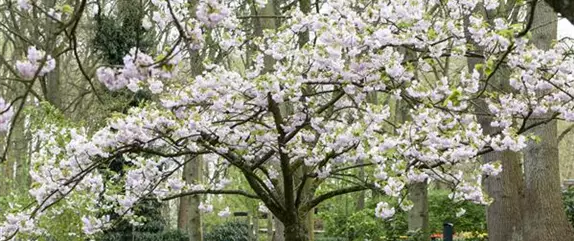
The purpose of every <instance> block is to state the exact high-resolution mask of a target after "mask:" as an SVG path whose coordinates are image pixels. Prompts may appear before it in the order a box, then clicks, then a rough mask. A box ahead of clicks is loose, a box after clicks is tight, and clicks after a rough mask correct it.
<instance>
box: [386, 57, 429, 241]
mask: <svg viewBox="0 0 574 241" xmlns="http://www.w3.org/2000/svg"><path fill="white" fill-rule="evenodd" d="M406 56H407V58H409V59H415V58H416V53H413V52H411V51H408V50H407V51H406ZM408 113H409V108H408V105H406V104H405V103H403V102H401V101H397V103H396V109H395V120H396V122H397V123H401V124H402V123H404V122H405V121H407V120H408V118H409V115H408ZM407 188H408V192H409V200H410V201H412V202H413V207H412V208H411V210H409V212H408V219H407V223H408V230H409V231H411V232H416V233H417V237H420V240H430V226H429V213H428V184H427V183H426V182H420V183H411V184H409V185H408V186H407Z"/></svg>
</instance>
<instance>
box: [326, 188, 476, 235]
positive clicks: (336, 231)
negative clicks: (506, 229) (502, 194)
mask: <svg viewBox="0 0 574 241" xmlns="http://www.w3.org/2000/svg"><path fill="white" fill-rule="evenodd" d="M448 194H449V192H448V191H441V190H429V222H430V231H431V232H432V233H442V229H443V223H444V222H445V221H447V222H451V223H453V224H454V226H455V230H456V232H463V231H466V232H477V233H483V232H485V231H486V217H485V212H486V210H485V207H484V206H482V205H477V204H473V203H470V202H461V203H455V202H453V201H452V200H451V199H449V197H448ZM377 202H378V200H374V199H372V200H370V203H368V204H367V206H366V208H365V209H363V210H361V211H355V210H354V209H355V203H354V197H352V196H349V197H344V198H341V199H340V200H335V201H331V202H327V203H325V204H324V205H322V206H321V207H320V210H321V211H320V213H319V216H320V217H321V219H322V220H323V223H324V229H325V235H324V236H325V237H338V238H344V239H346V240H360V241H363V240H370V241H387V240H393V241H394V240H401V239H404V238H405V237H404V236H407V235H408V236H410V237H409V238H408V240H417V239H418V238H417V234H408V224H407V213H406V212H403V211H402V210H400V209H398V208H397V213H396V214H395V216H394V217H393V218H392V219H390V220H381V219H379V218H376V217H375V215H374V213H375V207H376V203H377ZM459 208H464V209H465V210H466V214H465V215H463V216H462V217H459V218H457V217H456V212H457V211H458V210H459Z"/></svg>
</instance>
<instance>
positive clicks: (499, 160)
mask: <svg viewBox="0 0 574 241" xmlns="http://www.w3.org/2000/svg"><path fill="white" fill-rule="evenodd" d="M505 6H515V2H514V1H509V2H508V3H506V4H501V6H499V8H498V9H495V10H491V11H489V12H488V14H486V13H485V11H483V8H482V7H478V8H477V10H478V12H477V15H479V16H481V17H484V18H488V19H487V21H488V22H490V23H492V24H493V20H494V19H495V18H498V17H507V16H506V15H507V12H512V9H505ZM515 10H516V9H515ZM464 22H465V28H464V29H465V35H466V40H467V42H469V43H472V45H471V46H472V48H470V50H471V51H474V52H476V53H478V54H482V53H483V52H484V49H483V48H481V47H480V46H478V45H477V44H476V43H475V42H474V41H473V39H472V38H471V37H470V33H469V29H470V25H469V19H468V17H467V18H466V19H465V21H464ZM484 61H485V60H484V59H483V58H480V57H468V58H467V69H468V73H469V74H472V73H473V71H474V70H477V68H476V67H477V66H478V65H479V64H482V63H484ZM477 71H478V73H482V71H480V70H477ZM508 77H509V76H508V67H504V66H502V67H500V69H499V71H498V72H497V73H496V74H495V76H494V78H493V79H494V81H493V82H492V83H490V84H491V86H489V87H486V88H488V89H489V91H492V92H493V93H496V92H498V91H503V92H507V91H512V89H511V87H510V86H509V84H508ZM476 109H477V110H476V113H477V116H478V121H479V123H480V125H481V127H482V129H483V131H484V133H485V134H487V135H495V134H496V133H497V132H499V131H500V129H499V128H497V127H493V126H492V125H491V122H492V121H493V118H492V117H490V116H489V114H488V112H487V110H488V104H487V103H486V102H485V101H484V100H483V99H481V100H478V105H477V108H476ZM481 161H482V163H485V164H488V163H490V164H493V165H502V172H501V173H500V174H498V175H485V176H484V177H483V186H484V189H485V191H486V193H487V194H488V196H489V198H491V200H492V203H490V204H489V205H488V207H487V209H486V210H487V211H486V217H487V228H488V229H487V230H488V238H489V240H494V241H520V240H522V231H523V223H522V221H523V218H522V216H523V211H524V210H523V209H522V203H523V189H524V180H523V177H522V164H521V158H520V154H519V153H516V152H512V151H493V152H489V153H485V154H484V155H482V157H481Z"/></svg>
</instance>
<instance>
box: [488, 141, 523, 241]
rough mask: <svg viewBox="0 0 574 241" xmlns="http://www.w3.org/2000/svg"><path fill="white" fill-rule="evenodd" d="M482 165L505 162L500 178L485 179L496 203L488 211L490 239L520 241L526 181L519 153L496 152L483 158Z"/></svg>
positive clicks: (489, 193) (489, 177) (489, 192)
mask: <svg viewBox="0 0 574 241" xmlns="http://www.w3.org/2000/svg"><path fill="white" fill-rule="evenodd" d="M482 160H483V162H485V163H486V162H492V161H502V163H501V164H502V172H501V173H500V174H498V176H488V177H484V182H483V185H484V187H485V189H486V192H487V194H488V196H489V197H491V198H493V202H492V203H491V204H490V205H489V206H488V208H487V211H486V223H487V227H488V239H489V240H492V241H521V240H522V231H523V225H522V221H523V219H522V216H523V215H522V212H523V208H522V207H523V205H522V203H523V195H524V194H523V192H524V180H523V178H522V166H521V164H520V155H519V154H518V153H514V152H510V151H505V152H493V153H489V154H486V155H484V156H483V158H482Z"/></svg>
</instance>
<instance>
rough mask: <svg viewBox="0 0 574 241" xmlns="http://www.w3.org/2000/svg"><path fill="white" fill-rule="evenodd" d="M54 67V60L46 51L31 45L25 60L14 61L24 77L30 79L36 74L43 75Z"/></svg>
mask: <svg viewBox="0 0 574 241" xmlns="http://www.w3.org/2000/svg"><path fill="white" fill-rule="evenodd" d="M55 68H56V60H54V58H52V56H50V55H46V52H44V51H42V50H38V49H36V47H34V46H31V47H29V48H28V52H27V55H26V59H25V60H19V61H17V62H16V69H18V72H19V74H20V76H22V78H24V79H32V78H34V77H36V76H44V75H46V74H47V73H49V72H51V71H52V70H54V69H55Z"/></svg>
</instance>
